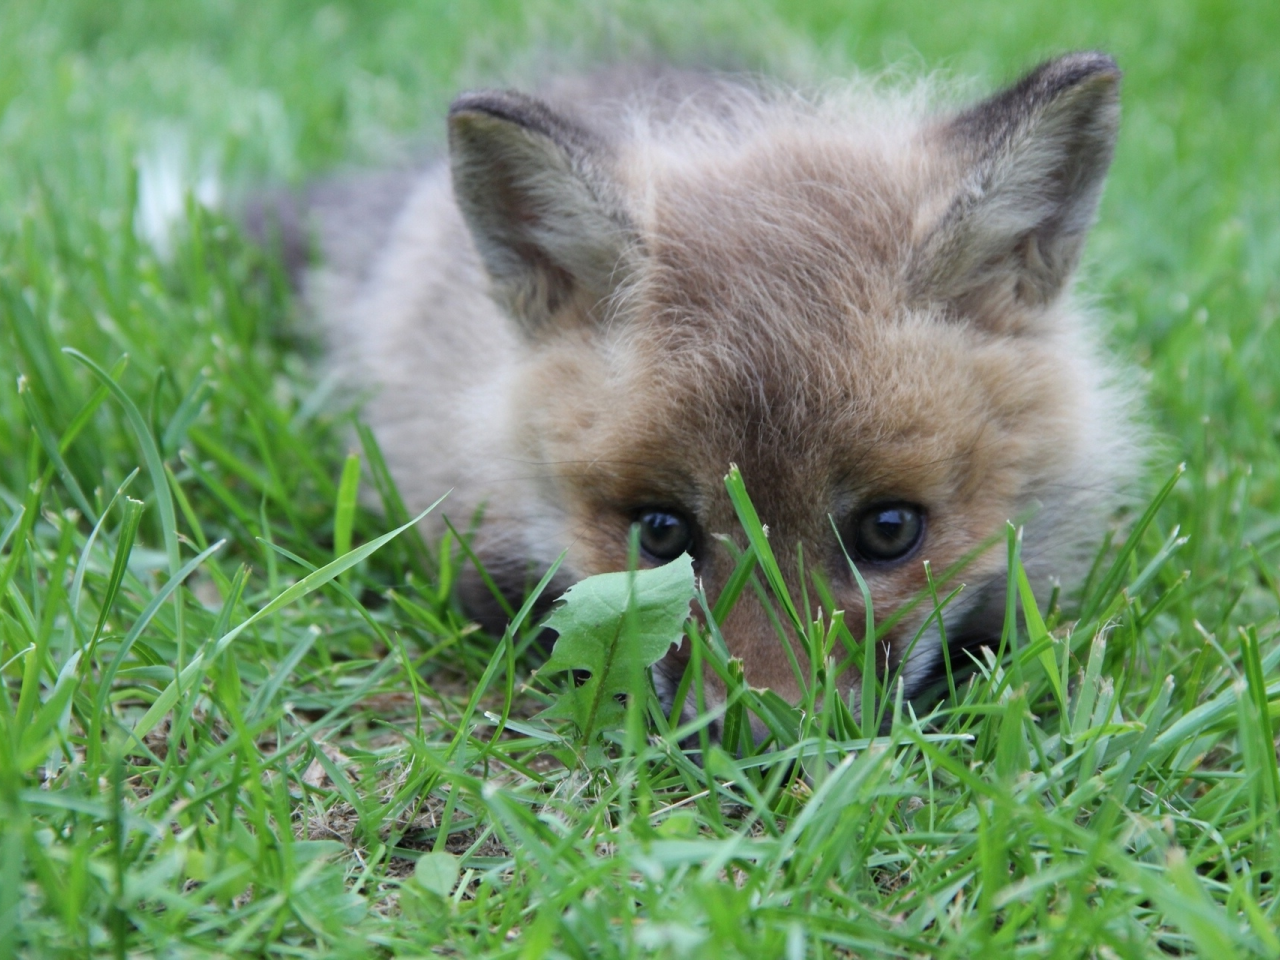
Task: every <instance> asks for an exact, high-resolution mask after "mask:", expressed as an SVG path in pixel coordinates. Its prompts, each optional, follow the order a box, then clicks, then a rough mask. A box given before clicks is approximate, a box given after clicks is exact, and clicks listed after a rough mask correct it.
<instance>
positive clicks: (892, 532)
mask: <svg viewBox="0 0 1280 960" xmlns="http://www.w3.org/2000/svg"><path fill="white" fill-rule="evenodd" d="M922 533H924V513H923V511H921V510H920V508H919V507H913V506H912V505H911V504H909V503H877V504H875V505H874V506H871V507H868V508H867V509H866V510H864V511H863V512H862V513H861V514H859V515H858V519H857V521H856V524H855V526H854V528H853V548H854V549H855V550H857V551H858V555H859V556H860V557H862V558H863V559H864V560H871V561H873V562H879V563H887V562H889V561H891V560H901V559H902V558H903V557H905V556H906V555H907V554H909V553H910V552H911V551H912V550H913V549H915V546H916V544H917V543H919V542H920V535H921V534H922Z"/></svg>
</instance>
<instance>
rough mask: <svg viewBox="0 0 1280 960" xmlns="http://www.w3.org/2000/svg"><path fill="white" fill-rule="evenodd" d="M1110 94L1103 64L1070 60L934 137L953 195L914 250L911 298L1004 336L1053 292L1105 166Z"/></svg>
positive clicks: (1088, 219)
mask: <svg viewBox="0 0 1280 960" xmlns="http://www.w3.org/2000/svg"><path fill="white" fill-rule="evenodd" d="M1119 84H1120V70H1119V68H1118V67H1117V66H1116V63H1115V61H1114V60H1112V59H1111V58H1110V57H1108V56H1106V55H1104V54H1100V53H1075V54H1068V55H1067V56H1064V57H1060V58H1058V59H1056V60H1051V61H1049V62H1048V63H1045V64H1042V65H1041V66H1040V67H1038V68H1036V69H1035V70H1033V71H1032V72H1031V73H1030V74H1028V75H1027V76H1026V77H1024V78H1023V79H1022V80H1021V81H1019V82H1018V83H1016V84H1015V85H1014V86H1012V87H1010V88H1009V89H1007V90H1004V91H1002V92H1001V93H998V94H996V95H995V96H994V97H992V98H990V99H989V100H986V101H984V102H982V103H980V104H978V105H977V106H975V107H972V108H971V109H969V110H966V111H965V112H963V113H961V114H960V115H958V116H955V117H953V118H951V119H950V120H949V121H947V122H945V123H944V124H942V125H941V126H940V127H938V128H937V129H936V130H935V131H934V135H935V136H937V137H938V138H939V141H940V142H939V144H938V146H939V149H940V150H943V151H945V152H946V153H947V154H951V155H953V156H958V157H959V159H960V164H961V179H960V189H959V190H958V192H957V194H956V196H955V197H954V198H953V199H952V200H951V202H950V204H949V206H947V207H946V208H945V210H944V212H943V214H942V216H941V218H940V219H938V220H937V221H936V222H934V223H933V224H932V225H931V226H930V228H929V229H928V230H927V232H926V233H925V234H924V236H923V237H922V239H921V240H920V242H919V244H918V245H917V247H916V249H915V253H914V255H913V257H912V261H911V268H910V280H911V285H912V289H913V290H914V292H915V293H916V295H917V296H919V297H921V298H922V299H925V300H930V301H935V302H943V303H947V304H949V305H950V306H951V307H952V308H953V309H955V310H956V311H957V312H958V313H960V314H961V315H963V316H966V317H969V318H971V319H974V320H976V321H978V322H984V321H985V322H988V323H993V324H995V325H997V326H1003V325H1005V324H1007V323H1016V322H1017V321H1016V319H1015V318H1016V316H1017V315H1018V314H1020V313H1024V312H1025V310H1026V308H1036V307H1040V306H1044V305H1046V304H1048V303H1050V302H1051V301H1052V300H1054V299H1055V298H1056V297H1057V296H1058V295H1059V294H1060V293H1061V292H1062V290H1063V288H1064V287H1065V286H1066V284H1067V281H1068V280H1069V279H1070V277H1071V273H1072V271H1073V270H1074V269H1075V266H1076V263H1077V261H1078V260H1079V258H1080V250H1081V247H1082V246H1083V245H1084V239H1085V234H1086V233H1087V231H1088V229H1089V226H1090V224H1091V223H1092V221H1093V217H1094V213H1095V212H1096V210H1097V206H1098V198H1099V196H1100V195H1101V193H1102V182H1103V179H1104V178H1105V176H1106V173H1107V168H1108V167H1109V166H1110V164H1111V156H1112V153H1113V152H1114V149H1115V141H1116V134H1117V130H1118V127H1119V120H1120V102H1119ZM1019 308H1022V309H1019Z"/></svg>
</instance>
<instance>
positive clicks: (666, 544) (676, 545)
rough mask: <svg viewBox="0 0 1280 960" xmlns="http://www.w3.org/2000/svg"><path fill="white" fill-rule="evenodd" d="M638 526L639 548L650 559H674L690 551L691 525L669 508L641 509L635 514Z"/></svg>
mask: <svg viewBox="0 0 1280 960" xmlns="http://www.w3.org/2000/svg"><path fill="white" fill-rule="evenodd" d="M636 523H637V524H639V526H640V548H641V549H642V550H644V552H645V553H647V554H648V555H649V556H650V557H651V558H652V559H654V560H660V561H664V562H665V561H667V560H674V559H675V558H676V557H678V556H680V554H682V553H690V552H692V547H693V525H692V524H691V523H689V521H688V520H687V519H685V518H684V517H682V516H681V515H680V514H678V513H673V512H672V511H670V510H643V511H641V512H640V513H639V514H638V515H637V516H636Z"/></svg>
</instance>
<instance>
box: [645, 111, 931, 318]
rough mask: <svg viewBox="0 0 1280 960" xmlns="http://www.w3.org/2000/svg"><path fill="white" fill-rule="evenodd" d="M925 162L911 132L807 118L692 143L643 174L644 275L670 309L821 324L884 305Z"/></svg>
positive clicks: (896, 292)
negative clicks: (834, 130) (854, 129)
mask: <svg viewBox="0 0 1280 960" xmlns="http://www.w3.org/2000/svg"><path fill="white" fill-rule="evenodd" d="M930 166H932V164H930V163H929V162H928V157H927V156H926V155H925V154H924V153H923V152H922V151H921V149H920V148H919V146H918V141H915V140H912V139H909V138H901V139H899V140H896V141H891V142H886V141H885V140H884V139H883V138H880V139H876V140H873V141H867V142H864V141H862V140H860V139H859V138H858V137H857V135H856V134H850V133H845V134H842V135H835V134H831V133H824V132H822V131H820V130H817V129H813V128H812V126H810V125H805V126H794V127H790V128H784V129H782V130H781V131H773V132H772V133H771V135H770V136H768V137H764V136H761V137H757V138H751V139H748V140H747V141H746V142H745V143H735V144H733V145H732V146H724V145H718V146H715V147H707V148H705V149H702V150H700V151H695V156H694V157H693V158H691V159H685V160H683V161H682V162H680V163H677V164H673V165H671V166H670V167H668V168H666V169H662V168H660V169H658V170H657V171H656V172H653V173H651V174H650V176H651V178H652V182H651V183H650V185H649V187H650V190H649V198H650V199H649V203H648V209H647V211H646V214H647V216H646V218H645V219H646V220H647V223H645V225H644V227H645V228H647V229H644V232H645V233H646V234H647V236H646V237H645V248H646V251H647V252H648V254H649V256H648V257H647V258H646V260H647V262H646V264H645V266H644V267H642V276H643V274H645V273H647V274H648V275H649V276H648V279H649V281H650V284H649V289H650V293H651V294H652V296H653V297H654V299H655V300H656V301H657V305H658V306H660V307H661V308H663V310H664V311H665V313H666V315H667V316H671V317H675V316H679V315H680V313H681V309H682V308H686V309H687V310H688V311H689V313H691V314H695V315H696V314H700V313H710V314H713V315H723V314H726V313H728V314H733V315H734V316H736V317H737V319H738V320H739V321H740V322H749V321H751V320H753V319H757V320H760V321H767V322H770V323H772V324H776V323H778V322H786V318H785V317H780V316H778V314H779V313H784V314H787V315H788V316H790V317H791V318H793V319H795V320H800V319H804V320H807V321H808V322H810V323H818V324H822V323H823V322H824V321H829V320H832V319H839V321H840V322H841V323H844V322H847V321H848V315H849V314H850V313H867V312H878V313H879V312H883V311H885V310H889V309H891V308H892V306H893V303H894V301H895V300H896V299H898V298H900V296H901V294H902V286H901V282H900V278H901V276H902V273H903V265H904V262H905V260H906V258H907V256H908V255H909V253H910V249H911V243H912V234H913V230H914V228H915V223H916V219H917V214H918V211H919V210H920V209H921V207H922V205H924V203H925V197H926V195H927V194H928V193H929V189H928V182H927V181H928V178H927V177H926V176H924V174H925V172H926V169H927V168H928V167H930ZM935 179H936V178H935ZM686 319H688V317H686Z"/></svg>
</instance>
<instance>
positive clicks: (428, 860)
mask: <svg viewBox="0 0 1280 960" xmlns="http://www.w3.org/2000/svg"><path fill="white" fill-rule="evenodd" d="M461 872H462V869H461V867H460V866H459V864H458V858H457V857H456V856H454V855H453V854H452V853H443V852H441V853H424V854H423V855H422V856H420V857H419V858H418V865H417V866H415V867H414V868H413V879H414V880H416V881H417V882H418V886H420V887H422V889H424V890H427V891H429V892H431V893H434V894H435V895H436V896H438V897H447V896H448V895H449V894H450V893H452V892H453V885H454V884H455V883H457V882H458V874H459V873H461Z"/></svg>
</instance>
